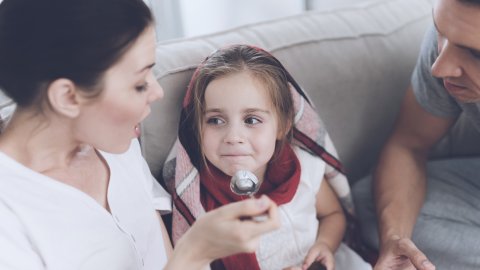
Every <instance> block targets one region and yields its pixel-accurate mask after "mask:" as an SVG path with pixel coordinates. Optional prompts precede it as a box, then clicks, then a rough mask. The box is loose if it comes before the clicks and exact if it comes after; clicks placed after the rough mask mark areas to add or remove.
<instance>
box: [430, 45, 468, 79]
mask: <svg viewBox="0 0 480 270" xmlns="http://www.w3.org/2000/svg"><path fill="white" fill-rule="evenodd" d="M438 50H439V54H438V57H437V59H436V60H435V62H434V63H433V65H432V69H431V71H432V75H433V76H435V77H437V78H448V77H460V76H461V75H462V68H461V65H460V63H461V59H460V57H461V51H460V48H457V47H456V46H454V45H453V44H451V43H449V41H448V40H444V41H443V42H442V44H441V46H439V48H438Z"/></svg>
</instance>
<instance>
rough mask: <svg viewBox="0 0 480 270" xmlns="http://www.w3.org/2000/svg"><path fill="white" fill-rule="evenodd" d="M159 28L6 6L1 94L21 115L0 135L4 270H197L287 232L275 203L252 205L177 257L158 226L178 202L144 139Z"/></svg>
mask: <svg viewBox="0 0 480 270" xmlns="http://www.w3.org/2000/svg"><path fill="white" fill-rule="evenodd" d="M152 25H153V24H152V16H151V13H150V11H149V9H148V7H146V6H145V4H144V3H143V2H142V1H141V0H102V1H99V0H46V1H38V0H4V1H3V2H2V3H1V4H0V88H1V89H3V90H4V92H5V93H6V94H7V95H8V96H9V97H10V98H12V99H13V100H14V101H15V103H16V105H17V109H16V111H15V113H14V115H13V116H12V118H11V120H10V122H9V124H8V125H7V126H6V128H5V129H4V131H3V132H2V134H1V135H0V220H2V222H0V250H3V251H7V252H2V253H0V268H1V269H160V268H161V267H165V268H166V269H198V268H202V267H204V266H206V265H208V263H209V262H210V261H212V260H213V259H215V258H218V257H224V256H227V255H230V254H233V253H238V252H247V251H250V252H251V251H253V250H254V249H255V247H256V246H257V243H258V237H259V235H260V234H262V233H264V232H267V231H270V230H273V229H275V228H277V227H278V218H277V215H276V206H275V204H274V203H272V202H271V201H270V200H269V199H268V198H266V197H263V198H260V199H258V200H250V201H246V202H242V203H239V204H236V205H232V206H229V207H226V208H221V209H219V210H218V211H215V212H212V213H209V214H207V215H205V216H204V217H202V218H201V219H199V220H197V222H196V223H195V225H194V226H193V227H192V229H191V230H190V231H189V232H188V233H187V234H185V236H184V237H183V238H182V239H181V240H180V241H179V242H178V244H177V246H176V248H175V251H173V253H172V252H171V246H170V242H169V238H168V235H167V234H166V230H165V227H164V225H163V223H162V221H161V218H159V215H158V214H157V213H158V211H169V210H170V208H171V203H170V197H169V196H168V194H167V193H166V192H165V191H164V190H163V189H162V188H161V186H160V185H158V183H157V182H156V181H155V180H154V179H153V178H152V176H151V174H150V172H149V170H148V167H147V165H146V163H145V161H144V160H143V158H142V157H141V153H140V148H139V145H138V141H137V139H136V138H137V137H138V136H139V128H138V126H139V123H140V122H141V121H142V120H143V119H144V118H145V117H146V116H147V115H148V114H149V112H150V107H149V105H150V103H151V102H153V101H155V100H157V99H158V98H161V97H162V96H163V90H162V89H161V87H160V86H159V85H158V84H157V82H156V80H155V77H154V75H153V73H152V66H153V65H154V64H155V55H154V54H155V34H154V31H153V26H152ZM265 211H267V212H268V213H269V219H268V220H267V221H265V222H262V223H255V222H253V221H249V220H246V221H245V219H244V218H243V217H245V216H251V215H256V214H259V213H262V212H265ZM240 217H242V218H240ZM168 257H170V259H168ZM167 260H168V263H167Z"/></svg>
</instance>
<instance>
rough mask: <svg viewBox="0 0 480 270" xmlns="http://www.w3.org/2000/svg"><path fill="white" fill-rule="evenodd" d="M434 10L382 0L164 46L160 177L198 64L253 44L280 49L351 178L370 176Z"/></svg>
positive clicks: (150, 133)
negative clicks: (230, 48)
mask: <svg viewBox="0 0 480 270" xmlns="http://www.w3.org/2000/svg"><path fill="white" fill-rule="evenodd" d="M431 9H432V3H431V1H430V0H382V1H374V2H368V3H365V4H362V5H359V6H355V7H347V8H340V9H334V10H329V11H316V12H307V13H305V14H300V15H296V16H291V17H286V18H281V19H277V20H273V21H268V22H262V23H256V24H251V25H245V26H242V27H239V28H235V29H232V30H228V31H224V32H220V33H215V34H211V35H205V36H200V37H194V38H188V39H180V40H173V41H169V42H165V43H160V44H158V46H157V64H156V66H155V72H156V76H157V79H158V81H159V82H160V84H161V85H162V86H163V88H164V90H165V96H164V98H163V99H162V100H160V101H158V102H155V103H154V104H153V106H152V113H151V115H150V116H149V117H148V118H147V119H146V120H145V122H144V123H143V125H142V137H141V143H142V150H143V154H144V156H145V158H146V160H147V162H148V164H149V166H150V168H151V170H152V173H153V174H154V176H156V177H157V178H158V177H160V172H161V168H162V165H163V162H164V161H165V159H166V156H167V154H168V152H169V150H170V148H171V147H172V145H173V143H174V141H175V139H176V135H177V126H178V120H179V115H180V110H181V102H182V98H183V96H184V93H185V90H186V88H187V84H188V82H189V80H190V77H191V75H192V73H193V71H194V69H195V68H196V66H197V64H199V63H200V62H201V61H202V60H203V59H204V58H205V57H206V56H208V55H209V54H210V53H211V52H212V51H214V50H215V49H217V48H219V47H224V46H226V45H230V44H238V43H246V44H252V45H256V46H259V47H262V48H264V49H266V50H268V51H270V52H272V53H273V54H274V55H275V56H276V57H277V58H278V59H279V60H280V61H282V63H283V64H284V65H285V66H286V68H287V69H288V70H289V71H290V73H292V75H293V77H294V78H295V79H296V80H297V81H298V82H299V84H300V85H301V86H302V87H303V88H304V89H305V90H306V91H307V92H308V94H309V96H310V98H311V99H312V100H313V102H314V104H315V105H316V107H317V110H318V111H319V113H320V115H321V117H322V119H323V121H324V122H325V124H326V126H327V129H328V131H329V133H330V135H331V137H332V140H333V142H334V144H335V146H336V148H337V150H338V152H339V156H340V159H341V160H342V161H343V163H344V165H345V167H346V170H347V174H348V176H349V177H350V179H352V180H355V179H358V178H359V177H361V176H363V175H365V174H367V173H368V172H369V171H370V170H371V168H372V166H373V164H374V163H375V161H376V159H377V156H378V153H379V150H380V147H381V146H382V144H383V143H384V141H385V139H386V137H387V135H388V134H389V133H390V131H391V129H392V127H393V124H394V121H395V116H396V114H397V112H398V109H399V105H400V101H401V100H402V98H403V94H404V91H405V89H406V88H407V86H408V84H409V82H410V75H411V72H412V69H413V67H414V65H415V62H416V57H417V54H418V51H419V47H420V43H421V40H422V36H423V34H424V31H425V30H426V28H427V26H428V25H429V24H430V22H431ZM450 150H451V149H450ZM439 153H445V151H443V152H442V151H440V152H439Z"/></svg>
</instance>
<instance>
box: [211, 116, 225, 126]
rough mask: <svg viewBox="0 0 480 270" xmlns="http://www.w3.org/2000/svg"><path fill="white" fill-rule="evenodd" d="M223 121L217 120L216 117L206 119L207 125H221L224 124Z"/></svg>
mask: <svg viewBox="0 0 480 270" xmlns="http://www.w3.org/2000/svg"><path fill="white" fill-rule="evenodd" d="M224 123H225V121H223V120H222V119H220V118H218V117H210V118H208V119H207V124H209V125H221V124H224Z"/></svg>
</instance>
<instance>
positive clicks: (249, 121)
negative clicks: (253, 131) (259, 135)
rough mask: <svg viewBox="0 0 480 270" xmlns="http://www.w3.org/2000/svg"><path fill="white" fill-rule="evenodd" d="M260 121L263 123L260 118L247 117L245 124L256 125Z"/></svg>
mask: <svg viewBox="0 0 480 270" xmlns="http://www.w3.org/2000/svg"><path fill="white" fill-rule="evenodd" d="M258 123H261V121H260V119H258V118H256V117H247V118H246V119H245V124H248V125H255V124H258Z"/></svg>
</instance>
